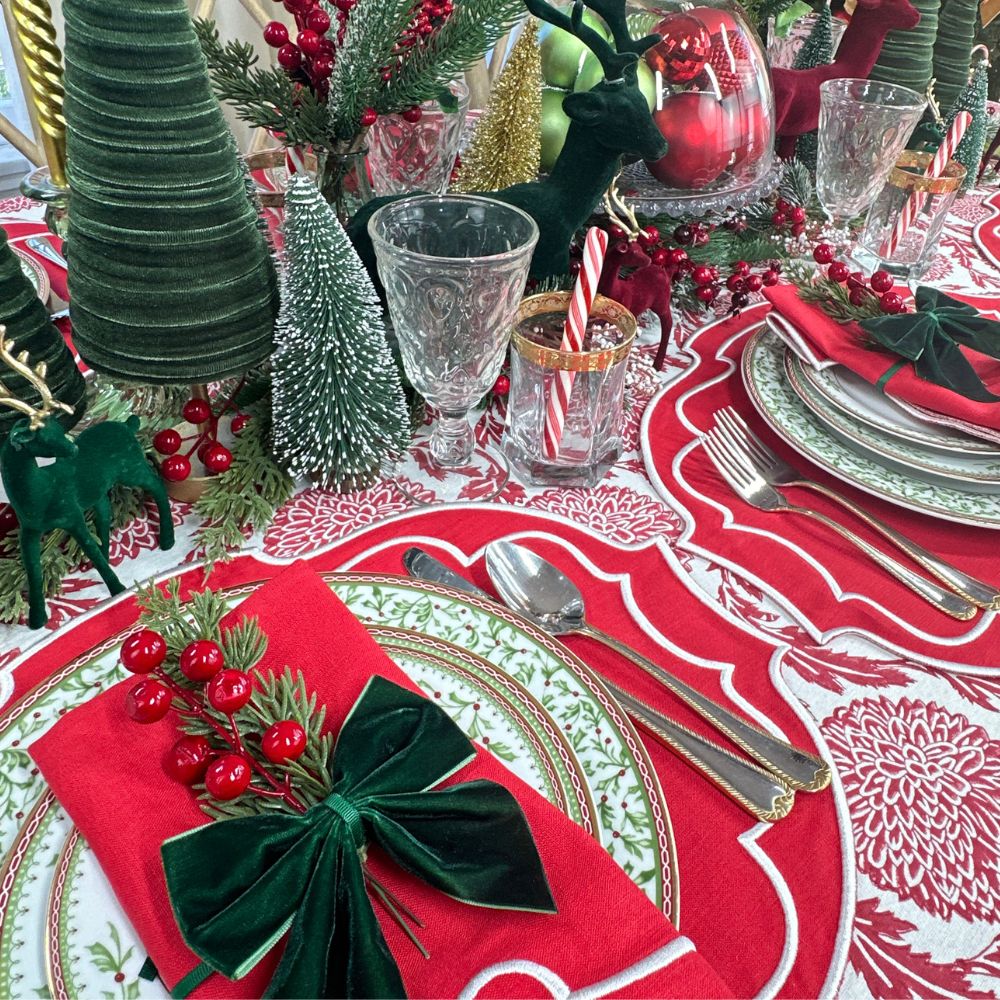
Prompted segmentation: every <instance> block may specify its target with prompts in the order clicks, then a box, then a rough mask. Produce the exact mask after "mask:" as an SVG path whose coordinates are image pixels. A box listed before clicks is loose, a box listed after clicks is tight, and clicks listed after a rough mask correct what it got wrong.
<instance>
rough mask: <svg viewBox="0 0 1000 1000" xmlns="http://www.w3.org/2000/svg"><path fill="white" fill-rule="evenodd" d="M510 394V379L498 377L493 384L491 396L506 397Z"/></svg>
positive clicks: (504, 376)
mask: <svg viewBox="0 0 1000 1000" xmlns="http://www.w3.org/2000/svg"><path fill="white" fill-rule="evenodd" d="M508 392H510V379H509V378H508V377H507V376H506V375H498V376H497V380H496V381H495V382H494V383H493V395H495V396H506V395H507V393H508Z"/></svg>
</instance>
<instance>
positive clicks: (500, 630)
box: [0, 573, 678, 1000]
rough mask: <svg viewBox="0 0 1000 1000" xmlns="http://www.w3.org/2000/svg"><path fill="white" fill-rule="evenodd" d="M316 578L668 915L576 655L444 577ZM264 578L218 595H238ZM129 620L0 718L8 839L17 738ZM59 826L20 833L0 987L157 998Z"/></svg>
mask: <svg viewBox="0 0 1000 1000" xmlns="http://www.w3.org/2000/svg"><path fill="white" fill-rule="evenodd" d="M324 579H325V580H326V581H327V583H328V584H329V586H330V587H331V588H332V589H333V590H334V592H335V593H336V594H337V596H338V597H340V598H341V600H343V601H344V602H345V603H346V604H347V606H348V607H349V608H350V609H351V610H352V611H353V612H354V614H355V615H356V616H357V617H358V618H359V619H360V620H361V621H362V622H363V623H364V624H365V625H366V627H368V628H369V630H370V632H371V633H372V635H373V637H374V638H375V640H376V641H377V642H378V643H379V644H380V645H382V646H383V648H385V649H386V650H387V652H388V653H389V655H390V656H391V657H392V658H393V659H394V660H395V661H396V662H397V663H398V664H399V665H400V667H401V668H402V669H403V670H404V671H405V672H406V673H407V674H409V676H410V677H412V678H413V679H414V680H415V681H416V683H417V684H418V685H419V686H420V687H421V689H422V690H423V691H424V692H425V693H426V694H427V696H428V697H431V698H434V699H435V700H436V701H437V702H438V703H439V704H440V705H441V707H442V708H443V709H444V710H445V711H446V712H447V713H448V714H449V715H451V717H452V718H453V719H454V720H455V721H456V722H457V723H458V725H459V726H461V727H462V729H463V730H464V731H465V732H466V733H467V735H468V736H469V737H470V738H471V739H473V740H475V741H476V742H478V743H480V744H481V745H482V746H484V747H486V748H487V749H489V750H490V752H492V753H494V754H495V755H496V756H497V757H498V758H499V759H500V760H501V761H503V763H504V764H505V765H507V766H508V767H510V768H511V769H512V770H513V771H514V772H515V773H516V774H517V775H518V776H519V777H520V778H522V780H524V781H526V782H527V783H528V784H530V785H531V786H532V787H534V788H535V789H536V790H537V791H538V792H539V793H540V794H542V795H543V796H545V797H546V798H547V799H548V800H549V801H550V802H552V803H553V804H554V805H555V806H557V807H558V808H559V809H561V810H562V811H563V812H565V813H566V814H567V815H569V816H571V817H572V818H573V819H574V820H575V821H576V822H578V823H580V824H581V825H582V826H583V827H584V828H585V829H587V830H588V831H589V832H590V833H592V835H593V836H594V837H595V839H597V840H598V841H599V842H600V843H601V844H602V845H604V847H605V848H606V849H607V850H608V851H609V853H611V855H612V856H613V857H614V858H615V860H616V861H617V862H618V863H619V864H620V865H621V866H622V867H623V868H624V869H625V870H626V871H627V872H628V874H629V875H630V876H631V877H632V878H633V880H634V881H635V882H636V883H637V884H638V885H639V886H640V888H642V889H643V891H644V892H645V893H646V894H647V895H648V896H649V898H650V899H651V900H653V901H654V902H655V903H656V904H657V905H658V906H659V907H661V908H662V909H663V910H664V912H665V913H666V914H667V915H668V916H669V917H671V919H673V920H674V921H675V922H676V919H677V912H678V891H677V875H676V856H675V852H674V845H673V838H672V832H671V829H670V820H669V815H668V813H667V809H666V804H665V802H664V800H663V794H662V791H661V789H660V787H659V783H658V781H657V778H656V775H655V772H654V770H653V768H652V766H651V765H650V762H649V760H648V757H647V756H646V753H645V750H644V748H643V747H642V744H641V742H640V741H639V739H638V737H637V736H636V734H635V731H634V729H633V728H632V726H631V723H629V722H628V720H627V719H626V718H625V716H624V714H623V713H622V712H621V710H620V709H619V708H618V707H617V705H616V704H615V703H614V701H613V699H611V698H610V697H609V696H608V694H607V692H606V691H605V690H604V688H603V685H602V684H601V683H600V681H599V680H597V679H596V678H595V677H594V676H593V674H592V673H591V672H590V671H589V669H588V668H587V667H586V666H584V665H583V664H582V663H581V662H580V661H579V660H578V659H577V658H576V657H574V656H573V655H572V654H571V653H569V652H568V651H566V650H565V649H564V648H563V647H561V646H560V645H559V644H558V643H555V642H553V641H552V639H551V638H550V637H549V636H547V635H545V634H544V633H542V632H540V631H539V630H537V629H536V628H534V627H533V626H531V625H530V624H528V623H527V622H524V621H523V620H521V619H520V618H518V617H517V616H516V615H514V614H511V613H507V612H506V611H505V610H504V609H500V608H496V607H495V606H493V605H491V604H489V603H488V602H484V601H481V600H479V599H478V598H475V597H472V596H470V595H465V594H460V593H459V592H457V591H453V590H451V589H449V588H447V587H442V586H437V585H433V584H427V583H422V582H420V581H414V580H408V579H405V578H402V577H394V576H378V575H368V574H336V573H329V574H324ZM262 583H263V581H257V582H254V583H250V584H244V585H241V586H237V587H232V588H229V589H227V590H225V591H223V593H224V594H225V596H226V599H227V601H228V603H229V604H230V605H231V606H233V607H235V606H236V605H237V604H238V603H240V601H242V600H243V599H245V598H246V597H247V596H249V594H250V593H252V592H253V591H254V590H256V589H257V588H258V587H259V586H260V585H261V584H262ZM73 627H74V626H73V625H70V626H67V627H66V628H65V629H63V630H61V633H60V634H61V635H62V634H65V633H66V632H68V631H70V630H72V628H73ZM130 631H131V628H129V629H127V630H125V631H123V632H120V633H117V634H115V635H113V636H109V637H108V638H107V639H106V640H103V641H102V642H101V643H100V644H99V645H96V646H94V647H93V648H92V649H89V650H87V651H86V652H84V653H82V654H81V655H79V656H77V657H76V658H75V659H74V660H72V661H71V662H70V663H68V664H66V665H65V666H64V667H63V668H62V669H61V670H59V671H57V672H56V673H55V674H53V675H52V676H51V677H49V678H48V679H47V680H46V681H45V682H44V683H42V684H40V685H38V687H36V688H34V689H32V690H31V691H28V692H27V693H26V694H24V695H23V696H22V697H21V698H20V699H19V700H18V701H17V702H15V703H14V704H12V705H11V706H9V707H8V708H7V709H6V710H5V712H4V713H3V714H2V715H0V763H2V764H6V765H9V766H8V767H7V768H6V769H5V770H4V772H3V776H2V778H0V837H2V841H0V843H2V847H3V849H4V850H5V851H8V852H9V851H10V850H11V849H12V847H13V846H14V845H16V844H20V843H23V837H24V827H25V823H26V821H27V818H28V816H29V815H30V814H31V809H32V804H33V803H35V802H36V801H38V799H39V796H42V798H43V799H44V798H46V797H47V798H48V799H49V800H50V801H51V795H49V794H48V793H47V791H46V788H45V785H44V783H43V782H42V781H41V778H40V777H39V776H38V775H37V774H35V773H33V770H34V769H33V768H32V765H31V761H30V758H29V757H28V756H27V754H26V753H25V751H24V747H25V746H28V745H30V743H31V742H32V740H33V739H34V738H37V736H38V735H40V734H41V733H42V732H44V731H45V730H46V729H47V728H48V727H49V726H51V725H52V724H53V723H54V722H55V720H56V719H57V718H58V717H59V715H60V714H63V713H65V712H66V711H69V710H71V709H72V708H73V707H74V706H75V705H78V704H80V703H82V702H83V701H85V700H87V699H88V698H90V697H92V696H93V695H95V694H97V693H99V692H100V691H101V690H104V689H105V688H106V687H108V686H110V685H112V684H114V683H117V682H118V681H119V680H121V679H122V677H123V676H124V672H123V671H122V669H121V668H120V666H119V664H118V659H117V655H118V648H119V646H120V644H121V641H122V640H123V639H124V638H125V635H126V634H128V632H130ZM626 802H627V803H628V807H627V810H626V809H624V808H623V806H624V804H625V803H626ZM53 804H54V803H53ZM56 808H57V807H56ZM57 811H58V810H57ZM60 815H61V812H60ZM61 824H62V825H61V826H60V827H59V828H58V829H57V830H54V833H53V836H52V837H49V838H46V839H45V842H44V848H43V847H42V842H41V841H39V840H38V836H37V834H33V835H32V837H31V838H30V839H29V840H28V842H27V843H28V844H29V846H30V845H32V844H35V843H36V842H37V844H38V848H37V850H38V862H37V864H39V865H43V866H44V869H45V876H44V877H43V878H41V879H38V880H37V881H38V883H39V884H38V885H37V887H36V894H40V895H39V899H38V900H35V899H34V897H33V898H32V903H31V906H30V908H29V909H30V912H25V908H24V907H23V906H22V907H20V908H19V909H12V908H10V907H8V906H7V905H6V903H5V902H4V901H3V900H0V920H4V921H6V922H7V923H8V925H9V929H8V933H9V934H10V935H11V937H10V940H11V941H14V940H16V941H18V942H19V946H18V951H19V956H18V958H17V964H16V966H15V964H14V958H13V950H12V949H8V950H6V951H3V952H2V953H0V995H2V996H13V997H22V996H24V997H29V996H39V995H49V991H50V990H51V993H52V995H54V996H60V997H76V996H86V997H107V998H119V1000H132V998H133V997H138V996H142V997H147V996H163V995H165V993H164V991H163V988H162V986H161V985H160V984H159V983H148V982H142V981H139V980H138V979H137V976H138V970H139V968H140V967H141V965H142V962H143V960H144V958H145V953H144V952H143V951H142V947H141V945H140V943H139V941H138V939H137V938H136V936H135V933H134V931H133V930H132V929H131V927H130V925H129V923H128V921H127V919H126V918H125V916H124V914H123V913H122V911H121V909H120V908H119V907H118V904H117V902H116V901H115V900H114V896H113V894H112V893H111V890H110V888H109V886H108V885H107V882H106V880H105V879H104V876H103V874H102V873H101V870H100V868H99V866H98V865H97V863H96V861H95V859H94V858H93V855H92V854H91V853H90V852H89V850H88V849H87V848H86V845H85V843H84V842H83V840H82V839H81V838H79V837H78V836H76V835H75V832H74V831H73V830H72V829H71V827H70V825H69V822H68V820H66V819H65V817H62V819H61ZM33 850H34V848H32V849H31V850H28V851H27V852H26V853H27V854H28V855H29V857H33V856H34V855H33ZM22 853H25V852H23V851H22ZM25 863H26V862H25ZM32 885H35V883H32ZM14 976H17V977H18V979H17V983H14V982H13V977H14ZM4 983H7V984H8V985H9V986H10V992H7V990H5V989H4V988H3V985H4Z"/></svg>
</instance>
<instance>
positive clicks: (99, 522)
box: [93, 494, 111, 559]
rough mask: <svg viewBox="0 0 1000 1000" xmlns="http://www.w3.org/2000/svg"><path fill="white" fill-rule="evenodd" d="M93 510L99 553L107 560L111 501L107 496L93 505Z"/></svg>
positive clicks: (109, 548) (109, 539)
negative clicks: (99, 546)
mask: <svg viewBox="0 0 1000 1000" xmlns="http://www.w3.org/2000/svg"><path fill="white" fill-rule="evenodd" d="M93 510H94V527H95V528H96V529H97V538H98V540H99V541H100V543H101V552H103V553H104V558H105V559H107V558H108V554H109V552H110V551H111V500H110V498H109V497H108V495H107V494H105V495H104V496H102V497H101V498H100V500H98V501H97V503H95V504H94V508H93Z"/></svg>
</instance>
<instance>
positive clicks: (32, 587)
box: [20, 528, 49, 628]
mask: <svg viewBox="0 0 1000 1000" xmlns="http://www.w3.org/2000/svg"><path fill="white" fill-rule="evenodd" d="M20 541H21V563H22V565H23V566H24V572H25V574H26V575H27V577H28V627H29V628H41V627H42V626H43V625H44V624H45V623H46V622H47V621H48V620H49V613H48V611H46V609H45V591H44V589H43V587H42V537H41V535H40V534H39V533H38V532H37V531H29V530H28V529H26V528H22V529H21V536H20Z"/></svg>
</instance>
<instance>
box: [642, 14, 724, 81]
mask: <svg viewBox="0 0 1000 1000" xmlns="http://www.w3.org/2000/svg"><path fill="white" fill-rule="evenodd" d="M653 31H654V32H655V33H656V34H657V35H660V36H661V39H660V41H659V42H657V43H656V44H655V45H654V46H653V47H652V48H651V49H647V50H646V62H647V63H648V64H649V67H650V69H652V70H653V72H654V73H655V72H657V71H659V72H660V73H662V74H663V78H664V79H665V80H666V81H667V82H668V83H688V82H690V81H691V80H693V79H694V78H695V77H696V76H697V75H698V74H699V73H700V72H701V71H702V70H703V69H704V68H705V63H706V62H708V57H709V54H710V53H711V50H712V39H711V38H710V36H709V34H708V31H707V30H706V29H705V25H704V24H702V23H701V21H699V20H698V19H697V18H696V17H691V16H690V15H689V14H682V13H675V14H669V15H668V16H667V17H665V18H664V19H663V20H662V21H660V23H659V24H657V25H656V27H655V28H653Z"/></svg>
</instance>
